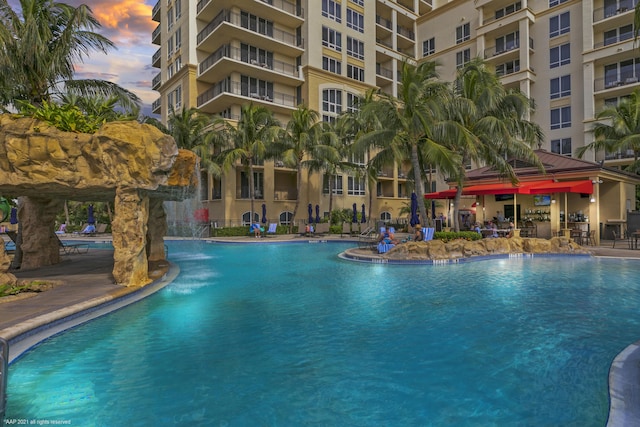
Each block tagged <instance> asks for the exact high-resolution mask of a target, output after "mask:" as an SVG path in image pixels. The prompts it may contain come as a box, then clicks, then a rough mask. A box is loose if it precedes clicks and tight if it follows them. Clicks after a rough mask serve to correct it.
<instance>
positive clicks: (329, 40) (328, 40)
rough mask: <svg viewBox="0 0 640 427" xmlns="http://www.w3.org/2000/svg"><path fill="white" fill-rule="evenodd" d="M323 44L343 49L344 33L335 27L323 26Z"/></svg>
mask: <svg viewBox="0 0 640 427" xmlns="http://www.w3.org/2000/svg"><path fill="white" fill-rule="evenodd" d="M322 46H326V47H329V48H331V49H334V50H337V51H338V52H340V51H342V34H340V31H336V30H334V29H333V28H329V27H324V26H323V27H322Z"/></svg>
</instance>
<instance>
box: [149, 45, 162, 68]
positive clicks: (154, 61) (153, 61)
mask: <svg viewBox="0 0 640 427" xmlns="http://www.w3.org/2000/svg"><path fill="white" fill-rule="evenodd" d="M161 57H162V52H161V48H158V50H156V51H155V53H154V54H153V56H152V57H151V66H152V67H155V68H161V64H160V59H161Z"/></svg>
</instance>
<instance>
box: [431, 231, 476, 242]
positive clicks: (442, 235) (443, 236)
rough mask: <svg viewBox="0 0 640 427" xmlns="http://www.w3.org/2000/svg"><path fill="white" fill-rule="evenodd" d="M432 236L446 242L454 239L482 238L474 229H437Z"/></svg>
mask: <svg viewBox="0 0 640 427" xmlns="http://www.w3.org/2000/svg"><path fill="white" fill-rule="evenodd" d="M433 238H434V239H435V240H442V241H443V242H445V243H446V242H450V241H452V240H456V239H464V240H480V239H482V235H481V234H480V233H476V232H475V231H460V232H458V233H456V232H455V231H438V232H436V233H435V234H434V236H433Z"/></svg>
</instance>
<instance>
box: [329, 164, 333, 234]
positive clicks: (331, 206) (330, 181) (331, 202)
mask: <svg viewBox="0 0 640 427" xmlns="http://www.w3.org/2000/svg"><path fill="white" fill-rule="evenodd" d="M332 210H333V179H332V175H331V174H329V225H331V211H332Z"/></svg>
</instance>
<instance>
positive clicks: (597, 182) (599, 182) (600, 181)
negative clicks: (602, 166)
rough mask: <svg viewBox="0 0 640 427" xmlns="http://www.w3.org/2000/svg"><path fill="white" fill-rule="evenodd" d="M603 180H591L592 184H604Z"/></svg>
mask: <svg viewBox="0 0 640 427" xmlns="http://www.w3.org/2000/svg"><path fill="white" fill-rule="evenodd" d="M602 182H603V181H602V180H601V179H594V180H592V181H591V183H592V184H602Z"/></svg>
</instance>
